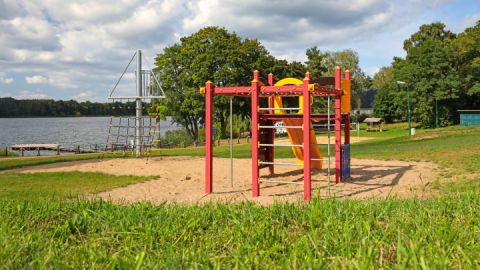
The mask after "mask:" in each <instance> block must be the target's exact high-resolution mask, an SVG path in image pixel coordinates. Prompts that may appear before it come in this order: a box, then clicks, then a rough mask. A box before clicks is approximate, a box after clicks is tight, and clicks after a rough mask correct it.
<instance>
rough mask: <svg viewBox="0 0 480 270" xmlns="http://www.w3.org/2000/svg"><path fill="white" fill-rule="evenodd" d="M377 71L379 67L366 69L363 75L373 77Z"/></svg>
mask: <svg viewBox="0 0 480 270" xmlns="http://www.w3.org/2000/svg"><path fill="white" fill-rule="evenodd" d="M379 70H380V68H379V67H366V68H365V73H366V74H367V75H368V76H371V77H373V76H374V75H375V73H377V72H378V71H379Z"/></svg>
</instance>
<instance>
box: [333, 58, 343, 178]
mask: <svg viewBox="0 0 480 270" xmlns="http://www.w3.org/2000/svg"><path fill="white" fill-rule="evenodd" d="M340 74H341V71H340V67H335V89H337V90H340V81H341V75H340ZM341 104H342V102H341V99H340V96H335V182H336V183H337V184H338V183H340V181H341V175H340V171H341V161H342V158H341V148H340V147H341V144H342V134H341V132H342V112H341Z"/></svg>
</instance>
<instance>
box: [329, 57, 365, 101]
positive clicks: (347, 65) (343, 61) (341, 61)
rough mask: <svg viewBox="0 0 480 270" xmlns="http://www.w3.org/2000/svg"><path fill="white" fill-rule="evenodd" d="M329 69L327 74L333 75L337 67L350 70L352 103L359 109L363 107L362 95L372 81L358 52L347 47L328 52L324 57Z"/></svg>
mask: <svg viewBox="0 0 480 270" xmlns="http://www.w3.org/2000/svg"><path fill="white" fill-rule="evenodd" d="M323 62H324V65H325V67H326V69H327V71H326V72H325V73H326V75H327V76H332V74H333V73H334V71H335V67H337V66H338V67H341V68H342V69H343V71H345V70H349V71H350V75H351V80H352V101H353V102H352V103H353V105H355V106H354V107H356V108H357V109H358V110H359V109H360V108H361V103H362V95H363V93H364V92H365V91H366V90H368V89H369V88H370V85H371V81H370V79H369V78H368V77H367V76H366V75H365V73H364V72H363V71H362V69H361V68H360V65H359V58H358V53H357V52H355V51H353V50H350V49H347V50H343V51H334V52H326V53H325V54H324V57H323Z"/></svg>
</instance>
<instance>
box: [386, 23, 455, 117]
mask: <svg viewBox="0 0 480 270" xmlns="http://www.w3.org/2000/svg"><path fill="white" fill-rule="evenodd" d="M454 38H455V34H453V33H452V32H450V31H448V30H446V29H445V25H444V24H443V23H439V22H437V23H432V24H429V25H422V26H421V27H420V29H419V31H418V32H416V33H414V34H413V35H412V36H411V37H410V38H409V39H407V40H406V41H405V42H404V49H405V51H406V52H407V56H406V58H405V59H401V58H395V59H394V62H393V68H394V77H395V78H396V80H401V81H405V82H407V83H408V84H407V86H406V87H408V89H407V90H408V91H411V93H410V97H411V104H412V105H411V106H412V118H413V119H414V121H418V122H420V123H421V124H422V125H423V126H427V127H431V126H434V124H435V99H438V104H439V115H440V121H441V124H442V125H447V124H451V123H452V120H453V116H454V114H455V110H456V108H457V102H458V100H459V94H460V80H459V74H458V72H457V68H456V64H455V61H454V52H453V50H452V46H451V42H452V40H454Z"/></svg>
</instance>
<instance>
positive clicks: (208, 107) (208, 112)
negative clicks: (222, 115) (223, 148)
mask: <svg viewBox="0 0 480 270" xmlns="http://www.w3.org/2000/svg"><path fill="white" fill-rule="evenodd" d="M212 92H213V84H212V82H211V81H208V82H207V83H206V84H205V193H211V192H212V191H213V189H212V177H213V175H212V171H213V170H212V168H213V167H212V164H213V155H212V154H213V152H212V147H213V145H212V141H213V137H212V126H213V123H212V121H213V120H212V115H213V94H212Z"/></svg>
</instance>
